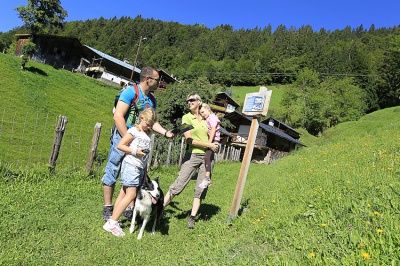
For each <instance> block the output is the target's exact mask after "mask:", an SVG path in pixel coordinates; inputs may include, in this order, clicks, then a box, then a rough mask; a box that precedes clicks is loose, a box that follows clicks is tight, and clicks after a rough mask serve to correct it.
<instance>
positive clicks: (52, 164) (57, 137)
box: [49, 115, 68, 172]
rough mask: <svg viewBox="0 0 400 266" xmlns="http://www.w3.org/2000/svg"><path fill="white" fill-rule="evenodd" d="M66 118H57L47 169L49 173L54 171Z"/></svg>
mask: <svg viewBox="0 0 400 266" xmlns="http://www.w3.org/2000/svg"><path fill="white" fill-rule="evenodd" d="M67 122H68V118H67V117H66V116H62V115H60V116H59V117H58V123H57V126H56V129H55V132H56V133H55V136H54V142H53V148H52V149H51V155H50V160H49V169H50V171H51V172H53V171H54V169H55V167H56V163H57V158H58V153H59V152H60V147H61V141H62V138H63V136H64V132H65V127H66V125H67Z"/></svg>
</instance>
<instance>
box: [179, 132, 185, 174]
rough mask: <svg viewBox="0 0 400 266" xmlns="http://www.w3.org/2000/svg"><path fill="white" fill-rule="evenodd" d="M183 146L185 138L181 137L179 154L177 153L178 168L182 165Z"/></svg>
mask: <svg viewBox="0 0 400 266" xmlns="http://www.w3.org/2000/svg"><path fill="white" fill-rule="evenodd" d="M184 145H185V137H182V140H181V152H180V153H179V167H181V165H182V160H183V154H184V152H185V150H184V147H185V146H184Z"/></svg>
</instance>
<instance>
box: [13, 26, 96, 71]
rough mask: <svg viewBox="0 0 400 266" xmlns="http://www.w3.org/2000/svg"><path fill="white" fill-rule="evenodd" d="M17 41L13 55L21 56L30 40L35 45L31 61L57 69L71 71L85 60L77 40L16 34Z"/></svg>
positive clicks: (42, 35) (64, 37) (53, 36)
mask: <svg viewBox="0 0 400 266" xmlns="http://www.w3.org/2000/svg"><path fill="white" fill-rule="evenodd" d="M16 36H17V39H18V44H17V48H16V49H15V55H16V56H20V55H22V46H23V45H24V44H26V43H27V42H28V41H29V40H31V41H32V42H33V43H34V44H35V45H36V52H35V53H34V54H33V56H32V58H31V59H32V60H34V61H37V62H40V63H44V64H48V65H51V66H53V67H57V68H63V69H67V70H73V69H74V68H76V67H77V66H78V65H79V64H80V62H81V58H86V57H88V55H87V54H86V53H85V51H84V49H83V46H82V44H81V43H80V41H79V40H78V39H77V38H74V37H66V36H56V35H47V34H16Z"/></svg>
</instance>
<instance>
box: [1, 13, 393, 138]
mask: <svg viewBox="0 0 400 266" xmlns="http://www.w3.org/2000/svg"><path fill="white" fill-rule="evenodd" d="M28 30H29V29H28V28H26V27H25V28H24V27H20V28H16V29H14V30H12V31H9V32H6V33H1V32H0V49H1V50H2V51H5V50H6V49H7V48H8V47H9V46H10V45H11V46H12V43H13V42H14V41H15V34H17V33H27V32H29V31H28ZM47 33H48V34H54V35H64V36H71V37H77V38H78V39H79V40H80V42H81V43H82V44H85V45H89V46H91V47H94V48H96V49H98V50H100V51H102V52H104V53H107V54H109V55H112V56H114V57H116V58H119V59H121V60H124V59H128V60H130V62H131V64H133V62H134V59H135V55H136V52H137V48H138V43H139V40H140V39H141V38H142V42H141V46H140V54H139V56H138V61H137V67H139V68H141V67H143V66H146V65H151V66H155V67H157V68H159V69H164V70H165V71H167V72H168V73H170V74H172V75H173V76H174V77H176V78H177V79H179V80H182V81H184V82H185V83H190V82H193V81H196V80H197V79H198V78H203V79H204V78H206V79H207V80H208V82H209V83H210V84H213V85H214V87H215V86H220V87H221V88H222V90H229V88H230V87H231V86H258V85H265V86H268V85H286V86H289V87H290V89H288V90H287V93H286V94H285V95H284V97H283V100H282V109H281V110H277V112H276V114H275V115H276V116H277V118H278V119H281V120H283V121H285V122H286V123H288V124H290V125H291V126H293V127H304V128H306V129H307V130H308V131H309V132H310V133H312V134H314V135H316V134H318V133H319V132H322V131H323V130H324V128H328V127H331V126H334V125H336V124H338V123H340V122H344V121H349V120H355V119H358V118H359V117H361V116H362V115H364V114H366V113H370V112H372V111H375V110H378V109H382V108H386V107H392V106H396V105H399V103H400V99H399V97H400V89H399V88H400V28H399V25H398V26H393V27H391V28H375V26H374V25H371V26H370V27H369V28H364V26H363V25H360V26H359V27H357V28H350V27H346V28H344V29H342V30H339V29H338V30H334V31H330V30H325V29H323V28H321V29H319V30H318V31H317V30H314V29H313V28H312V27H311V26H309V25H305V26H302V27H300V28H298V29H297V28H294V27H290V28H288V27H286V26H284V25H280V26H278V27H277V28H276V29H275V30H274V31H273V30H272V27H271V25H268V26H267V27H265V28H254V29H240V30H234V29H233V27H232V26H230V25H220V26H217V27H215V28H213V29H210V28H207V27H205V26H204V25H200V24H196V25H182V24H179V23H176V22H165V21H161V20H155V19H143V18H142V17H141V16H137V17H135V18H130V17H121V18H116V17H114V18H112V19H104V18H102V17H101V18H99V19H92V20H86V21H72V22H66V23H64V25H63V27H62V28H52V29H50V30H48V32H47ZM144 38H145V39H144Z"/></svg>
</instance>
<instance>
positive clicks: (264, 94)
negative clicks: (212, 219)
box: [228, 87, 272, 224]
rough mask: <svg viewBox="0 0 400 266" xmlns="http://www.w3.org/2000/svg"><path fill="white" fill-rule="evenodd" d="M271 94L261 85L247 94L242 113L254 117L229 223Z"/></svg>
mask: <svg viewBox="0 0 400 266" xmlns="http://www.w3.org/2000/svg"><path fill="white" fill-rule="evenodd" d="M271 95H272V91H268V90H267V88H266V87H260V91H259V92H256V93H248V94H246V99H245V101H244V105H243V111H242V113H243V114H245V115H247V116H251V117H252V118H253V119H252V121H251V127H250V132H249V138H248V140H247V144H246V150H245V152H244V155H243V160H242V166H241V168H240V172H239V177H238V181H237V183H236V190H235V194H234V195H233V200H232V205H231V209H230V212H229V216H228V224H230V223H231V220H232V219H234V218H235V216H236V215H237V213H238V211H239V206H240V202H241V200H242V196H243V190H244V185H245V183H246V178H247V173H248V171H249V167H250V162H251V156H252V154H253V150H254V144H255V141H256V137H257V131H258V128H259V121H258V119H259V118H260V117H262V116H266V114H267V112H268V107H269V102H270V100H271Z"/></svg>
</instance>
